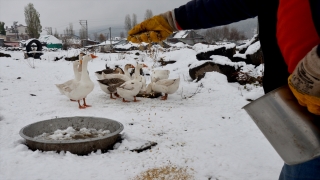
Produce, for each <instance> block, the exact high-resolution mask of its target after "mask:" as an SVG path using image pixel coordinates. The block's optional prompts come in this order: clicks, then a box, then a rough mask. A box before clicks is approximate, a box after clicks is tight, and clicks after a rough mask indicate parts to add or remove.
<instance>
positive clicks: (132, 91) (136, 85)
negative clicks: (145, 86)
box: [117, 79, 142, 102]
mask: <svg viewBox="0 0 320 180" xmlns="http://www.w3.org/2000/svg"><path fill="white" fill-rule="evenodd" d="M141 88H142V82H141V81H140V80H138V79H133V80H130V81H126V82H125V83H123V84H122V85H121V86H119V87H117V93H118V94H119V95H120V96H121V97H122V102H129V101H128V100H131V101H132V100H133V101H134V102H138V101H140V100H137V99H136V95H137V94H138V93H139V91H140V90H141Z"/></svg>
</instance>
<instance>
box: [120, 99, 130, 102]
mask: <svg viewBox="0 0 320 180" xmlns="http://www.w3.org/2000/svg"><path fill="white" fill-rule="evenodd" d="M122 102H130V101H127V100H125V99H124V98H122Z"/></svg>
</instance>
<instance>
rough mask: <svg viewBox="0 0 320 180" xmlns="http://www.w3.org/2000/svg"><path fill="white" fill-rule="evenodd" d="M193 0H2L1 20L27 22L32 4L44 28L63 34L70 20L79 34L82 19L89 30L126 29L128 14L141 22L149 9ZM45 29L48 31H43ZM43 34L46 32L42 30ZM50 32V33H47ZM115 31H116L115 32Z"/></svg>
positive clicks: (163, 8)
mask: <svg viewBox="0 0 320 180" xmlns="http://www.w3.org/2000/svg"><path fill="white" fill-rule="evenodd" d="M188 1H189V0H0V21H2V22H5V26H8V27H10V26H12V24H13V22H14V21H18V24H22V25H26V23H25V17H24V7H25V6H27V4H28V3H32V4H33V5H34V7H35V9H36V10H37V11H38V12H39V13H40V21H41V25H42V27H43V28H45V27H52V31H53V33H54V32H55V29H57V31H58V32H59V34H62V33H63V30H64V29H66V28H67V27H68V26H69V24H70V23H72V24H73V29H74V30H75V32H76V34H78V32H79V29H80V28H81V25H80V23H79V21H80V20H87V22H88V29H89V32H91V33H92V32H98V33H107V32H109V30H108V28H109V27H111V31H112V32H113V30H114V31H115V32H118V35H115V36H119V35H120V34H119V32H121V31H123V32H125V30H124V19H125V16H126V15H127V14H130V16H131V17H132V14H133V13H134V14H136V15H137V21H138V22H141V21H142V20H143V19H144V14H145V12H146V10H147V9H150V10H152V12H153V15H157V14H159V13H162V12H165V11H168V10H172V9H174V8H176V7H179V6H180V5H183V4H186V3H187V2H188ZM43 32H45V31H43ZM42 34H43V33H42ZM44 34H46V33H44ZM112 34H113V33H112Z"/></svg>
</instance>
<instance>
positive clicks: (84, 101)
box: [83, 98, 92, 108]
mask: <svg viewBox="0 0 320 180" xmlns="http://www.w3.org/2000/svg"><path fill="white" fill-rule="evenodd" d="M83 106H84V107H85V108H86V107H92V106H91V105H89V104H86V99H85V98H83Z"/></svg>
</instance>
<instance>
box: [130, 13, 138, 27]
mask: <svg viewBox="0 0 320 180" xmlns="http://www.w3.org/2000/svg"><path fill="white" fill-rule="evenodd" d="M131 23H132V24H131V27H134V26H135V25H137V15H136V14H134V13H133V14H132V21H131Z"/></svg>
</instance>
